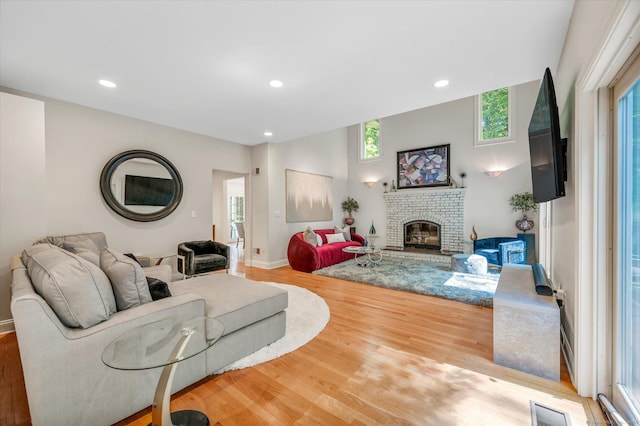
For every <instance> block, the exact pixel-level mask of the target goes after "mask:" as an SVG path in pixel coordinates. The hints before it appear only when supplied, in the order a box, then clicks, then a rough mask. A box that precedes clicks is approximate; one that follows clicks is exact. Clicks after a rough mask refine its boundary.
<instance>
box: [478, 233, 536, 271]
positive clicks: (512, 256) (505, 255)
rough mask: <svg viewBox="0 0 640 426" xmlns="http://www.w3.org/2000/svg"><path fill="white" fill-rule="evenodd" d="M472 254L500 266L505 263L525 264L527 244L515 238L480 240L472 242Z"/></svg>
mask: <svg viewBox="0 0 640 426" xmlns="http://www.w3.org/2000/svg"><path fill="white" fill-rule="evenodd" d="M473 252H474V253H475V254H479V255H480V256H484V257H486V258H487V262H488V263H490V264H493V265H499V266H502V265H504V264H507V263H521V264H523V263H526V260H527V244H526V243H525V242H524V241H522V240H519V239H517V238H512V237H494V238H482V239H480V240H476V241H474V242H473Z"/></svg>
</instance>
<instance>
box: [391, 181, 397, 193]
mask: <svg viewBox="0 0 640 426" xmlns="http://www.w3.org/2000/svg"><path fill="white" fill-rule="evenodd" d="M391 192H396V181H395V180H393V179H392V180H391Z"/></svg>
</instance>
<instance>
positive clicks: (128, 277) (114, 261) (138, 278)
mask: <svg viewBox="0 0 640 426" xmlns="http://www.w3.org/2000/svg"><path fill="white" fill-rule="evenodd" d="M100 267H101V268H102V270H103V271H104V272H105V273H106V274H107V276H108V277H109V280H110V281H111V286H112V287H113V294H114V295H115V298H116V306H117V307H118V310H119V311H123V310H125V309H129V308H132V307H134V306H138V305H142V304H144V303H149V302H151V301H152V299H151V293H150V292H149V284H147V278H146V277H145V275H144V272H143V271H142V267H141V266H140V265H139V264H138V262H136V261H135V260H133V259H131V258H130V257H128V256H125V255H124V254H122V253H118V252H117V251H115V250H112V249H110V248H105V249H104V250H102V253H101V254H100Z"/></svg>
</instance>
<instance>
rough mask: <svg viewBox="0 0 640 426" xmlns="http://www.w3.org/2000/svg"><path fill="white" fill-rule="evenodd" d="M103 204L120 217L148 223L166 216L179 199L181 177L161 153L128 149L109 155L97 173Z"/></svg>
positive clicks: (180, 196) (180, 194) (173, 208)
mask: <svg viewBox="0 0 640 426" xmlns="http://www.w3.org/2000/svg"><path fill="white" fill-rule="evenodd" d="M100 190H101V192H102V197H103V198H104V200H105V201H106V203H107V204H108V205H109V207H111V209H113V211H115V212H116V213H118V214H119V215H120V216H122V217H126V218H127V219H131V220H135V221H137V222H151V221H154V220H158V219H162V218H163V217H167V216H168V215H170V214H171V212H173V211H174V210H175V209H176V207H178V204H180V200H181V199H182V178H180V174H179V173H178V171H177V170H176V168H175V167H174V166H173V164H171V162H169V160H167V159H166V158H164V157H163V156H161V155H159V154H156V153H154V152H151V151H144V150H139V149H138V150H131V151H126V152H123V153H121V154H118V155H116V156H115V157H113V158H112V159H111V160H109V162H108V163H107V164H106V165H105V166H104V168H103V169H102V173H101V174H100Z"/></svg>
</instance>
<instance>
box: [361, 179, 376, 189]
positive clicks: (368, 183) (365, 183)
mask: <svg viewBox="0 0 640 426" xmlns="http://www.w3.org/2000/svg"><path fill="white" fill-rule="evenodd" d="M362 183H364V186H366V187H367V188H371V187H372V186H373V185H374V184H375V182H374V181H372V180H368V181H366V182H362Z"/></svg>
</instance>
